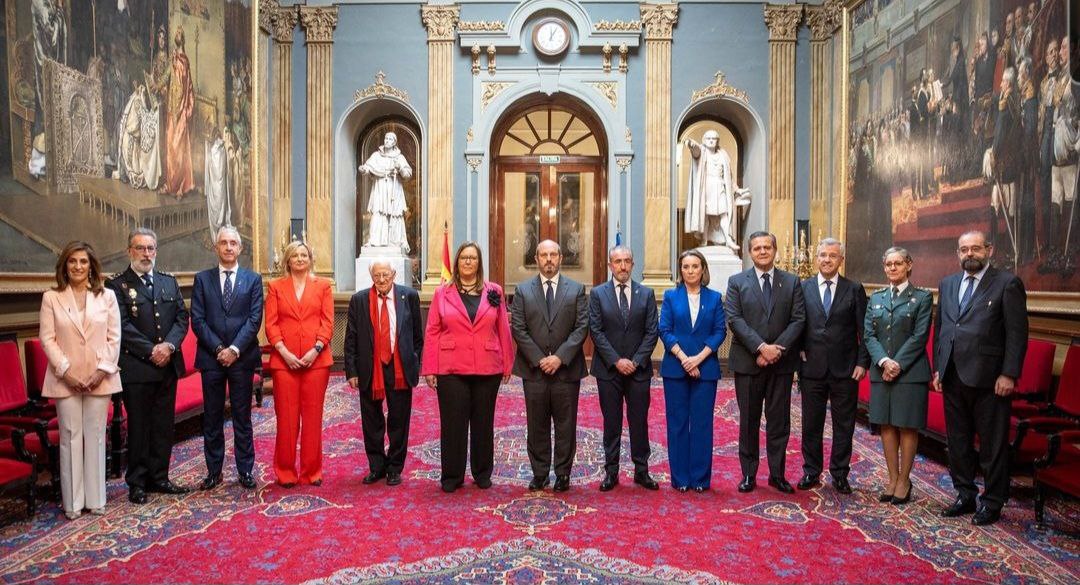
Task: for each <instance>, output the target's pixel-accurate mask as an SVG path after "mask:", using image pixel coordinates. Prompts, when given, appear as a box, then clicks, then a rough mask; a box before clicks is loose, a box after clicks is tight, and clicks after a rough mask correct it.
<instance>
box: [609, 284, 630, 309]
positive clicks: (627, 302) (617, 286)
mask: <svg viewBox="0 0 1080 585" xmlns="http://www.w3.org/2000/svg"><path fill="white" fill-rule="evenodd" d="M611 285H612V286H614V287H615V300H618V298H619V295H620V294H622V293H620V292H619V287H620V286H626V293H625V294H626V306H627V307H630V301H631V299H633V298H634V293H633V292H632V291H633V288H634V287H632V286H630V281H629V280H627V281H626V284H625V285H624V284H623V283H621V282H619V281H617V280H615V279H614V278H612V279H611ZM620 306H621V305H620Z"/></svg>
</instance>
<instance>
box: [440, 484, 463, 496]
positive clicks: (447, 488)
mask: <svg viewBox="0 0 1080 585" xmlns="http://www.w3.org/2000/svg"><path fill="white" fill-rule="evenodd" d="M463 483H464V482H462V481H459V482H457V483H444V484H442V491H444V492H446V493H448V494H452V493H454V492H456V491H457V489H458V488H459V487H461V484H463Z"/></svg>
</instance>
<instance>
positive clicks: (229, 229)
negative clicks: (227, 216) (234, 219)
mask: <svg viewBox="0 0 1080 585" xmlns="http://www.w3.org/2000/svg"><path fill="white" fill-rule="evenodd" d="M222 234H231V235H234V236H236V241H238V242H240V243H241V244H243V243H244V239H243V238H241V237H240V230H238V229H236V227H235V226H231V225H223V226H221V227H219V228H218V231H217V235H215V236H214V242H215V243H216V242H220V241H221V236H222Z"/></svg>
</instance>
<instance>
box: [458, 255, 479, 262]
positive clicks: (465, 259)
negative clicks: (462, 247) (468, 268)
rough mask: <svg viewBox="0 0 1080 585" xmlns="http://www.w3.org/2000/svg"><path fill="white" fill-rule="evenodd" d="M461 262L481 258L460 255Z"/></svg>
mask: <svg viewBox="0 0 1080 585" xmlns="http://www.w3.org/2000/svg"><path fill="white" fill-rule="evenodd" d="M458 261H459V262H479V261H480V259H479V258H477V257H476V256H458Z"/></svg>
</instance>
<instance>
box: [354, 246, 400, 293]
mask: <svg viewBox="0 0 1080 585" xmlns="http://www.w3.org/2000/svg"><path fill="white" fill-rule="evenodd" d="M375 261H383V262H387V263H389V264H390V266H393V267H394V270H395V271H396V272H397V275H396V276H395V277H394V284H398V285H401V286H412V283H410V282H409V276H410V275H411V274H412V271H411V270H409V262H410V260H409V257H408V256H406V255H404V254H402V253H401V248H397V247H393V246H364V247H362V248H360V256H359V257H358V258H357V259H356V288H355V289H353V290H364V289H365V288H370V287H371V272H370V268H371V263H372V262H375Z"/></svg>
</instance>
